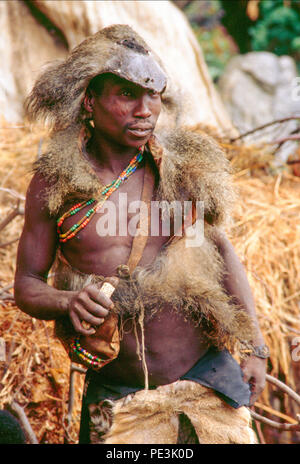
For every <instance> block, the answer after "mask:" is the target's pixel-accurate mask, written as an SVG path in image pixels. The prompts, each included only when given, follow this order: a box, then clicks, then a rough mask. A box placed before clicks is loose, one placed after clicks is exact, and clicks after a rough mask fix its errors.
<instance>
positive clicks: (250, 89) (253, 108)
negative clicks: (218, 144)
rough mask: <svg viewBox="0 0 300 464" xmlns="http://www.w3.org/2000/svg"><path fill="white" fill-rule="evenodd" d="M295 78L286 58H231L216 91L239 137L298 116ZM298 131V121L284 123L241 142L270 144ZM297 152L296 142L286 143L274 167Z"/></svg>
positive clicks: (260, 54)
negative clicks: (272, 122) (270, 123)
mask: <svg viewBox="0 0 300 464" xmlns="http://www.w3.org/2000/svg"><path fill="white" fill-rule="evenodd" d="M296 77H297V69H296V65H295V62H294V60H293V59H292V58H290V57H289V56H280V57H279V56H277V55H274V54H273V53H270V52H251V53H247V54H245V55H238V56H236V57H233V58H232V59H231V60H230V62H229V63H228V65H227V67H226V69H225V72H224V74H223V75H222V77H221V79H220V81H219V84H218V87H219V91H220V94H221V98H222V100H223V102H224V104H225V107H226V108H227V110H228V112H229V115H230V116H231V119H232V122H233V124H234V125H235V126H236V127H237V129H238V130H239V132H240V133H241V134H242V133H245V132H247V131H249V130H251V129H254V128H256V127H259V126H261V125H263V124H265V123H268V122H271V121H274V120H277V119H281V118H285V117H289V116H293V115H296V114H298V115H300V97H299V99H298V101H297V98H295V84H296ZM297 127H298V122H297V120H293V121H287V122H285V123H281V124H275V125H272V126H270V127H268V128H266V129H263V130H260V131H258V132H255V133H254V134H251V135H249V136H247V137H245V138H244V139H243V140H245V141H254V142H257V141H262V142H272V141H274V140H278V139H281V138H284V137H286V136H288V135H289V134H290V133H291V132H292V131H293V130H295V129H296V128H297ZM274 148H275V146H274ZM296 148H297V142H292V141H287V142H285V143H284V144H283V145H282V146H281V148H280V149H279V150H278V151H277V153H276V161H277V163H279V164H280V163H282V162H285V161H286V160H287V158H288V157H289V156H290V155H291V154H292V153H294V152H295V149H296Z"/></svg>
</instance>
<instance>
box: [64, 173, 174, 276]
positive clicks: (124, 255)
mask: <svg viewBox="0 0 300 464" xmlns="http://www.w3.org/2000/svg"><path fill="white" fill-rule="evenodd" d="M143 171H144V170H143V169H140V170H138V171H137V172H136V173H135V174H134V175H133V176H131V177H130V178H129V179H127V181H125V182H124V184H122V185H121V186H120V187H119V188H118V190H116V191H115V192H114V193H113V194H112V195H111V196H110V197H109V198H108V199H107V200H106V201H105V203H104V204H103V205H102V206H101V207H100V208H99V209H98V210H97V212H96V213H95V214H94V215H93V216H92V218H91V219H90V220H88V221H87V224H86V226H85V227H83V228H82V229H81V230H80V231H79V232H77V233H76V234H75V235H74V236H73V238H72V239H70V240H67V241H66V242H64V243H61V249H62V251H63V253H64V255H65V256H66V258H67V259H68V260H69V262H70V264H72V265H73V266H74V267H76V268H77V269H79V270H80V271H82V272H86V273H97V274H101V275H112V273H114V270H115V269H116V267H117V266H118V265H119V264H125V263H126V262H127V260H128V258H129V254H130V251H131V247H132V243H133V239H134V237H135V235H137V234H138V233H139V227H140V214H141V211H142V210H144V212H147V205H146V203H143V202H142V201H141V195H142V189H143V179H144V172H143ZM70 206H72V205H70V204H68V205H66V206H65V210H68V209H69V208H70ZM89 209H91V207H90V206H87V207H85V208H83V209H81V210H80V212H78V213H77V214H76V215H72V216H70V217H68V218H66V219H65V221H64V223H63V224H62V227H61V232H62V233H63V234H66V232H68V231H69V230H70V229H71V228H73V227H74V226H75V225H76V224H78V223H79V222H80V220H81V219H82V218H84V217H85V216H86V215H87V213H88V211H89ZM148 211H149V216H148V224H147V226H148V230H149V232H150V235H149V236H148V239H147V243H146V247H145V249H144V253H143V256H142V259H141V262H140V264H141V265H146V264H149V263H150V262H152V261H153V259H154V258H155V256H156V255H157V253H158V251H159V250H160V248H161V247H162V245H163V244H164V243H166V242H167V240H168V239H169V237H170V234H171V228H172V225H171V223H170V222H169V223H168V224H166V221H162V212H161V206H160V204H159V202H157V201H152V202H151V203H150V205H148ZM146 215H147V214H146Z"/></svg>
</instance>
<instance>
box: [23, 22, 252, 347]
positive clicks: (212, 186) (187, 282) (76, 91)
mask: <svg viewBox="0 0 300 464" xmlns="http://www.w3.org/2000/svg"><path fill="white" fill-rule="evenodd" d="M128 54H133V55H132V56H133V58H134V59H135V60H137V62H141V60H144V61H143V63H145V65H147V66H146V67H145V69H147V73H148V74H147V75H139V76H138V77H137V78H136V79H135V77H134V76H135V74H134V72H133V71H132V72H133V75H132V76H129V77H128V75H127V74H126V73H127V72H129V71H130V69H129V68H126V66H125V65H124V66H125V67H123V68H122V66H123V61H122V60H123V58H124V60H125V61H126V57H127V55H128ZM111 56H114V57H116V61H113V62H112V61H111ZM132 61H134V60H132ZM138 68H140V66H139V67H138ZM128 69H129V70H128ZM143 69H144V68H143ZM105 72H114V73H115V74H118V73H119V75H120V76H121V77H122V76H123V77H125V78H127V79H128V78H130V79H131V80H132V79H135V81H136V82H137V83H138V84H139V85H143V86H144V87H146V88H152V87H153V88H156V87H157V88H158V87H159V86H164V85H165V81H164V79H165V74H164V70H163V65H162V64H161V62H160V60H159V59H158V58H157V57H156V55H155V54H154V53H153V52H152V51H151V50H150V48H149V47H148V46H147V44H146V43H145V42H144V40H143V39H142V38H141V37H140V36H138V34H136V33H135V32H134V31H133V30H132V29H131V28H130V27H128V26H125V25H114V26H110V27H108V28H105V29H103V30H102V31H99V32H98V33H96V34H94V35H93V36H91V37H89V38H87V39H86V40H85V41H84V42H82V43H81V44H80V45H79V46H78V47H76V48H75V49H74V50H73V51H72V53H71V54H70V56H69V57H68V58H67V59H66V60H65V61H63V62H56V63H54V64H51V65H50V66H49V67H48V68H47V69H46V70H45V71H44V72H43V74H42V75H41V76H40V77H39V78H38V79H37V81H36V83H35V85H34V88H33V90H32V92H31V94H30V95H29V97H28V99H27V102H26V107H27V112H28V115H29V117H30V118H31V119H32V120H39V119H40V120H42V121H44V122H46V123H47V122H48V123H49V126H50V128H51V129H52V135H51V137H50V139H49V143H48V147H47V149H46V151H45V153H44V154H43V155H42V156H41V157H40V159H39V160H38V161H37V162H36V164H35V170H36V171H37V172H39V173H40V174H41V175H43V176H44V177H45V178H46V179H47V181H48V183H49V188H48V190H47V191H46V192H45V201H46V204H47V205H48V209H49V212H50V214H51V215H52V216H54V217H57V216H58V215H59V212H60V211H61V208H62V207H63V205H64V204H65V203H66V202H71V201H73V200H74V202H75V201H77V200H83V199H88V198H91V197H93V198H95V199H98V198H100V195H101V190H102V188H103V185H101V183H100V181H99V179H98V178H97V176H96V174H95V172H94V171H93V169H92V167H91V165H90V164H89V163H88V161H87V159H86V158H85V157H84V156H83V146H82V143H84V144H86V143H87V140H86V139H85V134H86V130H87V128H88V124H87V121H86V115H84V114H83V105H82V102H83V99H84V96H85V93H86V89H87V86H88V84H89V82H90V81H91V79H92V78H93V77H95V76H96V75H98V74H101V73H105ZM130 72H131V71H130ZM126 76H127V77H126ZM147 76H148V77H147ZM161 90H163V87H162V88H161ZM162 103H163V108H164V110H167V111H168V110H172V111H173V112H175V113H176V111H179V108H180V102H179V103H178V101H176V96H174V95H168V88H167V89H166V90H165V91H164V92H163V96H162ZM174 120H176V117H175V118H174ZM148 150H149V152H150V155H149V156H152V158H153V159H152V161H154V163H155V164H156V166H157V170H158V173H159V184H158V188H157V192H156V195H157V199H158V200H164V201H165V202H170V203H171V202H172V201H174V200H177V201H192V202H196V201H202V202H204V219H205V231H204V232H205V240H204V243H203V244H202V245H201V246H199V247H197V248H194V247H193V248H188V247H186V246H185V244H186V236H183V237H182V238H180V239H179V240H172V241H171V242H170V244H169V246H168V247H166V248H165V249H164V251H162V252H161V253H159V255H158V256H157V258H156V260H155V261H154V263H152V264H151V266H148V267H147V268H145V269H140V268H136V269H135V271H134V273H133V275H132V276H131V278H130V279H129V280H127V279H125V278H124V279H122V281H121V283H120V285H119V286H118V288H117V290H116V291H115V293H114V298H115V299H116V300H117V303H118V304H116V307H117V308H118V311H119V313H120V315H126V314H127V315H136V314H138V313H139V311H140V310H141V308H140V306H141V305H140V302H142V304H143V305H144V309H145V315H146V316H147V317H151V316H152V317H154V314H155V313H156V312H157V311H159V310H160V309H161V308H162V307H163V305H164V303H171V304H172V305H173V308H174V310H176V311H182V312H183V313H184V314H185V315H186V317H187V318H190V319H192V320H194V321H195V324H201V325H202V328H203V331H204V333H205V334H206V335H207V337H208V338H209V340H210V341H211V343H213V344H214V345H217V346H223V345H224V343H227V341H228V340H232V339H238V340H241V341H242V342H245V341H247V340H251V337H252V331H251V323H250V320H249V318H248V317H247V315H246V313H245V311H243V310H241V309H240V308H238V307H237V306H236V305H235V304H234V303H233V302H232V301H231V298H230V297H229V296H228V295H227V294H226V293H225V291H224V289H223V288H222V279H223V275H224V265H223V262H222V259H221V256H220V254H219V253H218V251H217V248H216V246H215V244H214V241H213V232H214V229H215V228H216V227H221V226H222V225H224V224H225V222H226V220H227V218H228V217H230V209H231V207H232V205H233V202H234V190H233V187H232V185H231V175H230V165H229V162H228V160H227V159H226V157H225V156H224V153H223V152H222V150H221V149H220V146H219V145H218V144H217V143H216V141H215V140H214V139H213V138H211V137H209V136H208V135H206V134H205V133H196V132H193V131H189V130H187V129H184V128H177V127H176V129H175V130H165V129H161V130H160V132H156V133H155V136H153V137H152V138H151V139H150V140H149V142H148ZM176 238H177V237H176ZM86 279H87V276H82V275H81V273H78V272H77V271H76V270H72V269H71V268H70V267H68V266H67V265H63V264H62V263H60V264H59V266H58V268H57V273H56V277H55V285H56V286H57V287H58V288H65V289H70V290H71V289H75V287H76V288H77V289H78V286H80V285H82V286H83V285H84V283H85V282H86ZM75 283H76V284H75ZM137 292H138V293H139V298H137ZM137 302H139V304H138V303H137Z"/></svg>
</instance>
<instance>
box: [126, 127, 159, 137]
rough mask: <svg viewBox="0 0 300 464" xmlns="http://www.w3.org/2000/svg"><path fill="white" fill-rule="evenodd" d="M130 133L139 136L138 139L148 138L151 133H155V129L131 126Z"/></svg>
mask: <svg viewBox="0 0 300 464" xmlns="http://www.w3.org/2000/svg"><path fill="white" fill-rule="evenodd" d="M128 131H129V132H130V133H131V134H133V135H135V136H137V137H146V136H147V135H149V133H150V132H152V131H153V127H152V126H149V125H147V126H130V127H128Z"/></svg>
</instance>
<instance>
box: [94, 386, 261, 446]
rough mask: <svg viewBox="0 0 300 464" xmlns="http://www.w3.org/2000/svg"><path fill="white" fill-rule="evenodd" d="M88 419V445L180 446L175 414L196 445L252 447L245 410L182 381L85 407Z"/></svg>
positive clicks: (212, 393)
mask: <svg viewBox="0 0 300 464" xmlns="http://www.w3.org/2000/svg"><path fill="white" fill-rule="evenodd" d="M89 413H90V430H91V432H90V439H91V443H92V444H97V443H98V444H100V443H102V444H103V443H104V444H107V445H108V444H123V445H124V444H140V443H142V444H145V443H147V444H176V443H181V444H182V443H185V442H182V441H178V428H179V423H178V416H179V415H180V413H184V414H186V416H187V417H188V418H189V419H190V421H191V423H192V427H193V428H194V429H195V432H196V434H197V436H198V439H199V442H200V444H256V443H257V440H256V436H255V433H254V432H253V430H252V429H251V416H250V412H249V410H248V409H247V408H246V407H241V408H238V409H234V408H232V407H231V406H229V405H228V404H226V403H225V402H224V401H223V400H222V399H221V398H219V397H218V396H217V395H216V393H215V392H214V391H213V390H212V389H211V388H206V387H204V386H203V385H200V384H198V383H196V382H190V381H187V380H178V381H176V382H174V383H171V384H168V385H162V386H159V387H157V388H156V389H155V390H141V391H138V392H137V393H134V394H129V395H127V396H126V397H124V398H121V399H119V400H117V401H110V400H105V401H101V402H99V403H96V404H91V405H89ZM188 443H189V444H190V443H191V442H188ZM185 444H186V443H185Z"/></svg>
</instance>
